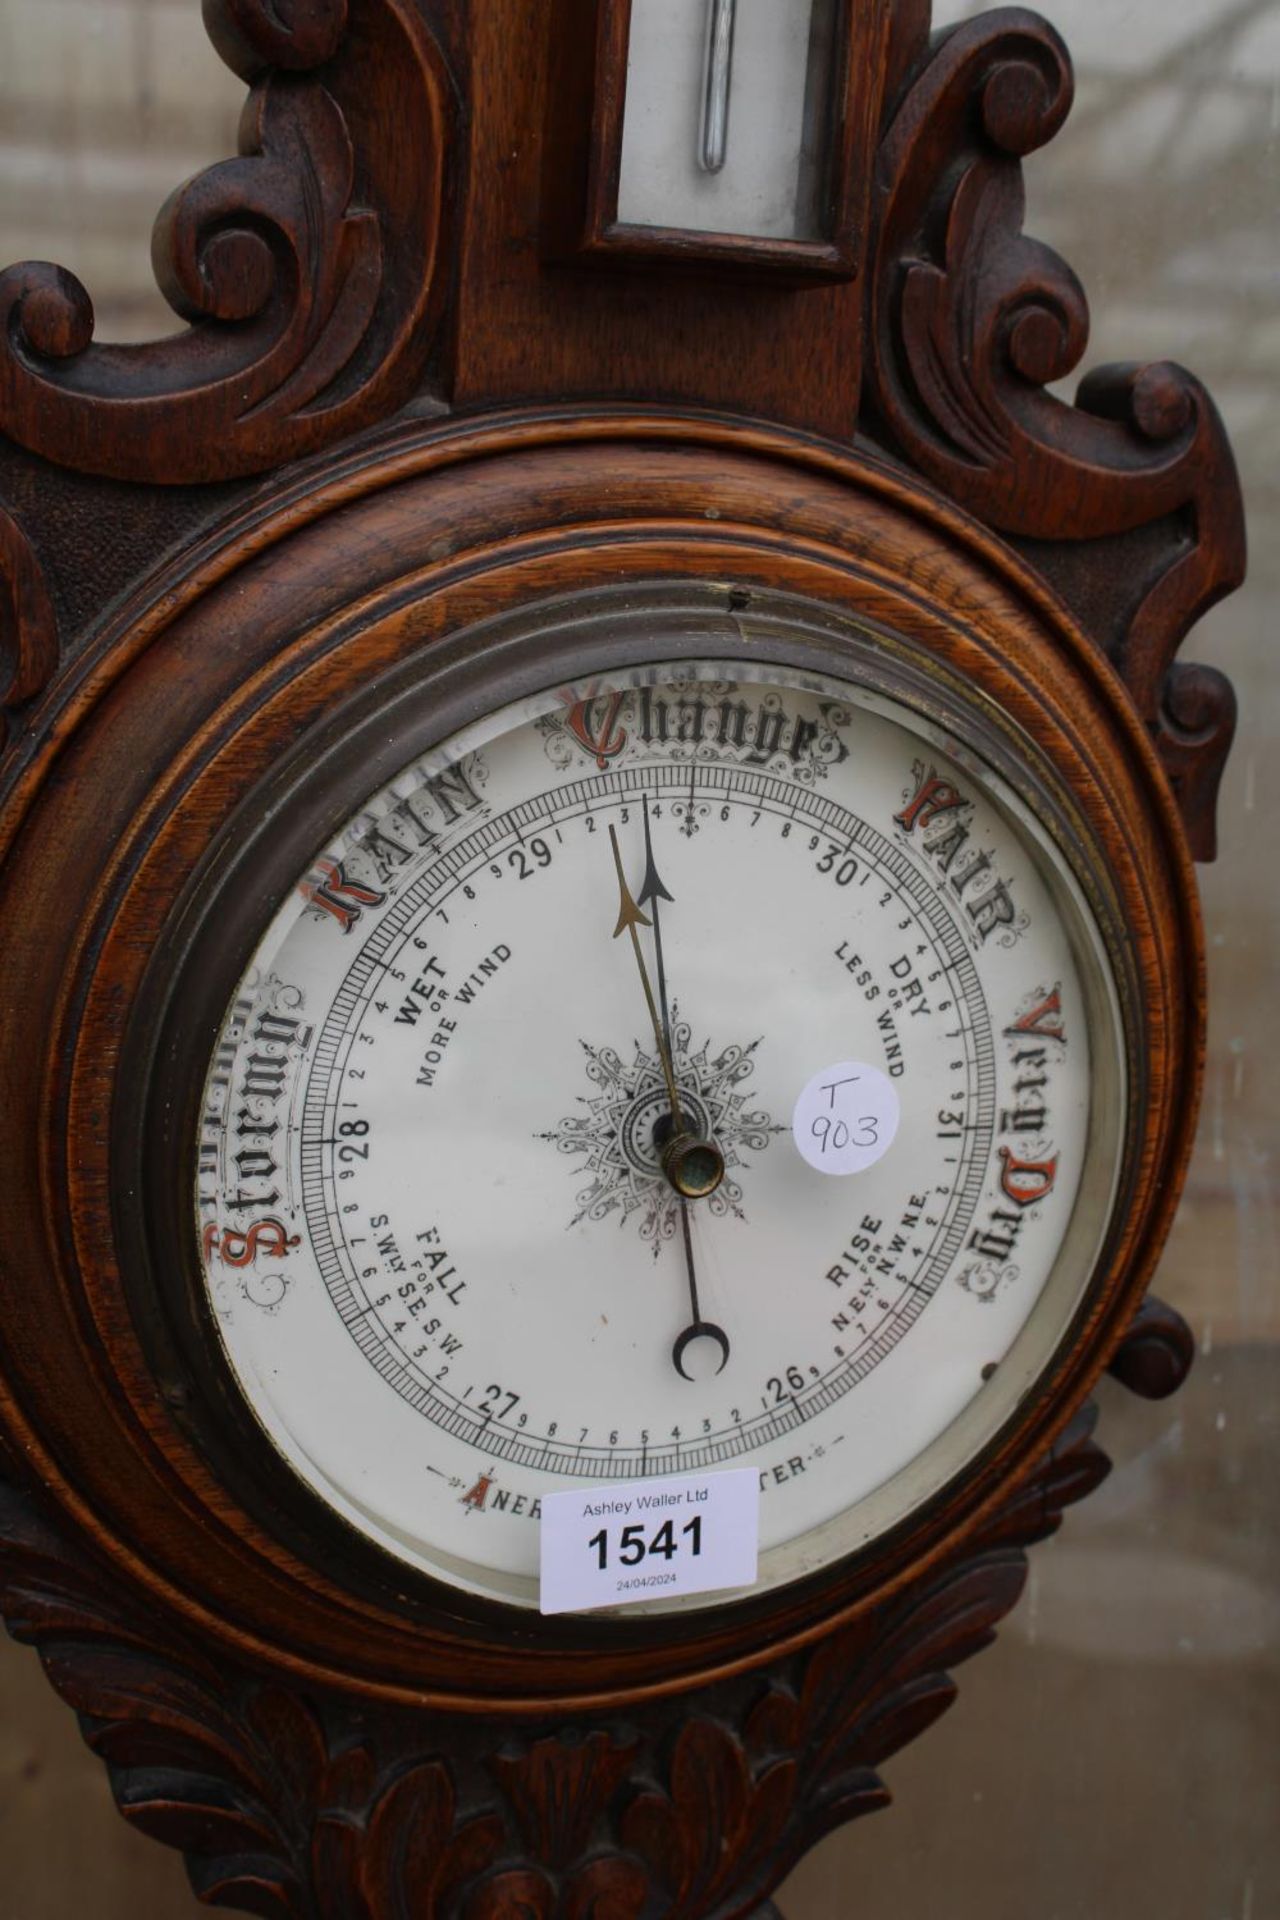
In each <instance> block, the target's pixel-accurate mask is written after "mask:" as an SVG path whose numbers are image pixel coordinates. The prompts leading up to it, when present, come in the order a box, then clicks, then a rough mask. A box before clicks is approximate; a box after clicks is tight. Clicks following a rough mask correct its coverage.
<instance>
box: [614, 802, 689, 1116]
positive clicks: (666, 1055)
mask: <svg viewBox="0 0 1280 1920" xmlns="http://www.w3.org/2000/svg"><path fill="white" fill-rule="evenodd" d="M609 841H610V844H611V845H612V847H613V864H614V866H615V867H616V868H617V870H618V892H619V895H620V896H621V905H620V906H619V908H618V924H617V926H616V927H615V928H614V930H613V937H614V939H615V940H617V939H618V938H619V937H620V936H621V935H622V934H623V933H629V934H630V935H631V951H632V952H633V953H634V954H635V957H636V965H637V967H638V968H639V969H640V985H641V986H642V987H643V988H644V998H645V1005H646V1006H647V1007H648V1009H649V1019H650V1021H651V1022H652V1024H653V1037H654V1040H655V1042H656V1043H657V1048H658V1059H659V1061H660V1062H661V1064H662V1076H663V1078H664V1080H665V1081H666V1083H667V1098H668V1099H669V1100H670V1102H671V1118H672V1120H673V1121H674V1122H675V1127H676V1132H677V1133H681V1134H682V1133H684V1131H685V1124H684V1115H683V1114H682V1113H681V1111H680V1092H679V1089H678V1088H677V1086H676V1076H675V1069H674V1068H673V1066H672V1064H671V1049H670V1047H669V1046H668V1044H667V1038H666V1035H665V1034H664V1033H663V1030H662V1021H661V1020H660V1019H659V1017H658V1009H657V1005H656V1004H655V1002H654V998H653V988H652V987H651V986H650V985H649V970H648V968H647V967H646V966H645V964H644V955H643V953H641V951H640V935H639V934H638V933H637V932H636V928H637V927H651V926H652V925H653V922H652V921H651V920H650V919H648V918H647V916H646V915H645V914H643V913H642V912H641V911H640V908H639V907H638V906H637V904H636V902H635V900H634V898H633V897H632V893H631V889H630V887H629V886H628V885H627V881H626V875H625V874H624V873H623V871H622V853H621V850H620V849H619V846H618V835H617V830H616V828H614V827H612V826H611V827H610V828H609Z"/></svg>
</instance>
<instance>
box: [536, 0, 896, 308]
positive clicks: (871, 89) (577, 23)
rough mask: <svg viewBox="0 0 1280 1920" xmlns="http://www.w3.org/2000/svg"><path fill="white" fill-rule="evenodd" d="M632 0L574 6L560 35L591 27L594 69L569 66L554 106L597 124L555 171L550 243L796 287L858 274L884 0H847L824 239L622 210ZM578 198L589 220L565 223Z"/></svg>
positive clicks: (566, 253) (618, 260)
mask: <svg viewBox="0 0 1280 1920" xmlns="http://www.w3.org/2000/svg"><path fill="white" fill-rule="evenodd" d="M632 5H633V0H592V5H591V6H590V7H589V8H587V9H583V8H581V7H579V8H578V9H577V10H576V12H575V15H574V19H573V21H572V24H569V23H567V22H566V24H565V26H564V27H563V29H562V30H561V32H560V33H559V35H558V38H559V40H560V42H561V44H562V45H563V46H564V47H566V48H568V47H570V46H571V45H572V44H573V38H574V36H576V35H581V36H583V38H584V39H585V41H586V44H587V45H589V46H590V47H591V48H592V51H593V59H592V62H591V65H590V67H589V69H587V70H585V71H584V70H583V69H581V68H577V69H574V68H569V69H568V71H567V73H566V76H565V80H564V81H562V87H561V91H560V92H559V94H558V95H557V96H556V97H555V107H554V111H555V113H556V115H557V116H562V115H564V116H568V117H570V118H571V119H575V120H577V121H579V122H580V123H581V124H582V125H584V126H585V128H586V129H587V134H586V139H585V141H583V140H581V139H579V140H575V141H569V142H566V143H565V147H564V150H563V164H561V166H560V167H559V170H558V171H556V170H552V171H549V173H548V175H547V177H546V198H547V201H548V228H547V231H548V234H549V235H550V236H551V239H550V247H551V250H552V251H553V252H557V253H559V255H561V256H562V257H564V258H567V259H573V260H576V261H578V262H579V263H581V264H588V265H589V264H593V263H595V264H609V265H614V266H624V265H628V264H630V265H636V266H642V267H643V266H652V265H654V264H655V263H660V264H667V265H682V266H685V267H689V268H699V267H700V268H702V269H703V270H708V269H710V270H717V271H720V272H722V273H723V272H726V271H728V272H743V273H745V274H747V275H748V276H752V277H754V276H758V275H761V274H764V275H768V276H770V277H772V278H774V279H777V280H779V281H780V282H785V283H788V284H790V285H794V286H802V285H804V284H806V283H811V282H814V281H822V280H842V279H843V280H850V279H853V278H854V277H855V276H856V275H857V274H858V272H859V269H860V267H861V264H862V259H863V249H864V242H865V237H866V227H867V217H868V210H869V201H870V191H869V190H870V176H871V163H872V155H873V153H874V146H875V130H876V126H877V124H878V122H879V117H880V106H881V92H882V86H883V77H884V72H885V52H886V48H887V43H888V34H889V25H890V9H889V7H888V6H887V5H885V4H884V0H876V4H874V5H871V6H865V5H859V4H854V0H837V9H836V63H835V68H834V72H833V75H832V82H831V98H830V106H829V113H830V129H831V139H830V147H829V151H828V153H827V157H826V163H825V172H826V181H825V185H824V188H823V190H822V193H821V196H820V198H821V204H822V210H823V211H822V218H823V226H824V233H823V237H822V238H821V239H814V240H783V239H765V238H761V237H758V236H751V235H747V234H729V233H712V232H705V231H700V230H698V229H694V228H690V229H683V228H676V227H649V226H637V225H629V224H627V223H626V222H624V221H620V220H619V218H618V189H619V179H620V173H621V166H622V133H623V120H624V117H625V113H626V75H627V50H628V46H629V44H630V32H631V12H632ZM592 12H594V14H595V23H594V32H592V30H591V21H590V14H591V13H592ZM570 75H572V78H570V77H569V76H570ZM584 149H585V158H586V184H585V198H584V197H583V196H582V185H581V181H580V180H575V179H573V178H571V177H567V176H569V175H572V174H573V173H575V172H577V171H580V169H581V166H582V159H583V153H584ZM552 151H553V153H556V154H557V155H558V156H559V154H560V151H561V150H560V149H559V148H558V147H557V146H555V145H553V147H552ZM575 203H577V204H580V205H581V208H582V211H581V216H580V220H579V221H577V222H573V223H570V224H569V225H566V219H565V213H566V209H568V208H571V207H572V206H573V205H574V204H575Z"/></svg>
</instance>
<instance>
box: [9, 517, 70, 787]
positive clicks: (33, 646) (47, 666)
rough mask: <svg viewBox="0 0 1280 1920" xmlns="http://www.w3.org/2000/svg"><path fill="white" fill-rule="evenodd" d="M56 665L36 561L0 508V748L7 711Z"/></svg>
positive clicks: (31, 694)
mask: <svg viewBox="0 0 1280 1920" xmlns="http://www.w3.org/2000/svg"><path fill="white" fill-rule="evenodd" d="M57 664H58V624H57V618H56V616H55V614H54V610H53V602H52V601H51V600H50V598H49V591H48V588H47V587H46V586H45V582H44V575H43V574H42V573H41V570H40V563H39V562H38V560H37V559H36V556H35V554H34V553H33V551H32V548H31V543H30V541H29V540H28V539H27V536H26V535H25V533H23V531H22V528H21V527H20V526H19V525H18V523H17V521H16V520H15V519H14V518H13V516H12V515H11V514H8V513H6V512H5V511H4V509H3V507H0V749H3V747H4V745H5V741H6V736H7V731H8V725H9V719H10V716H11V714H12V713H13V712H14V711H15V710H16V709H17V708H19V707H21V706H23V705H24V704H25V702H26V701H28V700H33V699H34V698H35V697H36V695H37V694H38V693H40V692H41V691H42V689H43V688H44V687H45V685H46V684H47V682H48V681H49V679H50V677H51V676H52V674H53V671H54V669H55V667H56V666H57Z"/></svg>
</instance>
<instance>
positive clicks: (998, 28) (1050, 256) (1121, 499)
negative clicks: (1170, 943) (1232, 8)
mask: <svg viewBox="0 0 1280 1920" xmlns="http://www.w3.org/2000/svg"><path fill="white" fill-rule="evenodd" d="M1072 86H1073V82H1072V74H1071V66H1070V62H1069V59H1068V56H1067V52H1066V49H1065V47H1064V46H1063V44H1062V42H1061V40H1060V39H1059V38H1058V36H1057V34H1056V33H1054V31H1053V30H1052V28H1050V27H1049V26H1048V25H1047V24H1046V23H1045V22H1044V21H1043V20H1041V19H1039V18H1038V17H1037V16H1036V15H1035V14H1032V13H1027V12H1023V11H1022V10H1021V9H1015V8H1004V9H1000V10H998V11H996V12H993V13H989V14H985V15H983V16H982V17H980V18H979V19H977V20H974V21H971V22H969V23H968V24H966V25H964V26H961V27H958V28H956V29H955V31H954V32H952V33H951V34H950V35H948V36H947V37H946V38H944V39H942V40H941V41H940V42H938V43H937V45H936V47H935V51H934V52H933V55H932V58H931V59H930V60H929V61H928V62H927V64H926V65H925V66H924V67H923V69H922V70H921V72H920V73H919V74H918V76H917V78H916V79H915V81H914V83H913V84H912V85H911V87H910V88H909V89H908V91H907V92H906V94H905V96H904V98H903V100H902V102H901V104H900V107H899V110H898V112H897V114H896V116H895V118H894V120H893V123H892V125H891V126H890V128H889V131H888V133H887V135H886V137H885V140H884V142H883V145H882V147H881V150H880V159H879V183H878V185H879V217H880V236H879V243H878V248H877V253H876V268H875V275H874V284H873V289H872V296H871V297H872V314H871V322H870V326H869V330H868V332H869V338H868V367H869V394H870V398H871V399H872V401H873V404H874V407H875V409H876V412H877V414H878V417H879V422H880V424H881V426H882V428H883V430H884V431H885V433H886V436H887V437H888V438H890V439H891V440H892V442H893V443H894V444H895V445H896V446H897V447H898V448H899V449H900V450H901V451H902V452H903V453H904V454H905V456H906V457H907V459H908V460H909V461H910V462H911V463H912V465H913V466H915V467H917V468H918V469H919V470H920V471H921V472H922V473H923V474H925V475H926V476H927V477H928V478H929V479H930V480H932V481H933V482H934V483H935V484H936V485H937V486H939V487H941V488H942V489H943V490H944V491H945V492H946V493H948V494H949V495H950V496H951V497H952V498H953V499H955V500H957V501H958V502H959V503H960V504H961V505H962V506H964V507H966V508H967V509H968V510H969V511H970V512H972V513H974V514H976V515H977V516H978V518H980V519H982V520H984V521H986V522H987V523H988V524H989V525H991V526H993V527H996V528H998V529H999V530H1000V531H1002V532H1004V533H1007V534H1011V535H1014V536H1021V537H1024V538H1026V539H1028V540H1032V541H1036V542H1042V541H1043V542H1055V543H1057V542H1084V541H1091V540H1094V541H1097V540H1101V539H1103V538H1104V537H1106V536H1114V535H1122V534H1125V533H1129V532H1131V531H1133V530H1134V529H1136V528H1139V527H1149V526H1157V525H1158V526H1160V527H1161V528H1162V529H1163V530H1164V532H1165V535H1166V537H1165V538H1164V539H1163V541H1162V543H1161V548H1160V552H1159V554H1158V557H1157V558H1156V559H1155V560H1154V562H1153V561H1152V560H1151V559H1150V557H1148V558H1147V560H1146V566H1145V578H1144V579H1143V581H1142V585H1141V592H1140V595H1139V597H1138V599H1137V603H1136V605H1134V606H1132V609H1131V611H1130V613H1129V616H1128V619H1127V624H1126V626H1125V629H1124V631H1123V632H1122V634H1120V635H1119V636H1118V638H1117V642H1116V644H1115V646H1114V649H1113V651H1114V660H1115V664H1116V666H1117V667H1118V668H1119V670H1120V672H1121V674H1122V676H1123V677H1124V679H1125V681H1126V682H1127V684H1128V686H1129V688H1130V691H1131V692H1132V694H1133V696H1134V699H1135V701H1136V702H1137V705H1138V708H1139V711H1140V712H1141V714H1142V716H1143V719H1144V720H1145V721H1146V723H1147V725H1148V727H1149V728H1150V730H1151V732H1152V735H1153V737H1154V739H1155V742H1156V745H1157V747H1158V749H1159V751H1160V754H1161V756H1162V758H1163V760H1164V763H1165V766H1166V769H1167V771H1168V773H1169V776H1170V779H1171V781H1172V783H1173V786H1174V789H1175V791H1176V793H1177V795H1178V798H1179V802H1180V805H1181V808H1182V812H1183V816H1184V819H1185V821H1186V824H1187V828H1188V833H1189V835H1190V837H1191V840H1192V846H1193V850H1194V852H1195V853H1196V854H1197V856H1198V857H1200V858H1204V859H1208V858H1211V857H1212V854H1213V849H1214V825H1213V809H1214V801H1215V797H1216V792H1217V786H1218V780H1219V777H1220V774H1221V770H1222V765H1223V762H1224V760H1225V758H1226V753H1227V749H1228V747H1229V745H1230V742H1231V736H1232V732H1233V729H1234V720H1235V701H1234V696H1233V694H1232V691H1231V687H1230V685H1229V683H1228V682H1227V680H1226V679H1225V677H1224V676H1223V675H1222V674H1220V673H1218V672H1217V671H1216V670H1214V669H1212V668H1209V667H1202V666H1181V665H1177V664H1175V662H1174V655H1175V653H1176V652H1177V649H1178V647H1179V645H1180V643H1181V641H1182V639H1183V637H1184V635H1185V634H1186V633H1187V631H1188V629H1189V628H1190V626H1191V625H1192V624H1193V622H1194V621H1195V620H1196V619H1197V618H1198V617H1199V615H1200V614H1202V613H1203V612H1204V611H1205V610H1206V608H1208V607H1209V606H1211V605H1212V604H1213V602H1214V601H1216V600H1218V599H1219V598H1221V596H1222V595H1223V594H1225V593H1227V592H1229V591H1230V589H1231V588H1232V587H1234V586H1236V585H1238V584H1239V582H1240V580H1241V578H1242V577H1243V572H1244V528H1243V519H1242V515H1241V510H1240V500H1239V487H1238V483H1237V480H1236V475H1235V467H1234V463H1233V461H1232V456H1231V452H1230V448H1229V446H1228V444H1227V439H1226V435H1225V432H1224V430H1223V427H1222V423H1221V421H1220V419H1219V417H1218V414H1217V411H1216V409H1215V408H1214V405H1213V402H1212V401H1211V400H1210V398H1209V396H1208V394H1207V393H1206V392H1205V389H1204V388H1203V387H1202V386H1201V385H1200V383H1199V381H1197V380H1195V379H1194V378H1193V377H1192V376H1191V375H1190V374H1189V373H1186V372H1185V371H1184V370H1183V369H1182V368H1181V367H1177V366H1174V365H1172V364H1170V363H1168V362H1159V363H1156V364H1154V365H1151V366H1113V367H1105V368H1102V369H1100V370H1099V371H1098V372H1096V373H1093V374H1091V375H1090V376H1089V377H1088V378H1087V379H1086V380H1084V381H1083V382H1082V384H1081V386H1080V389H1079V392H1078V394H1077V396H1076V405H1075V406H1074V407H1072V406H1068V405H1066V404H1065V403H1064V402H1062V401H1061V400H1058V399H1056V398H1055V397H1054V396H1053V395H1052V394H1050V393H1049V392H1047V391H1046V387H1047V386H1048V384H1049V383H1050V382H1053V381H1057V380H1061V379H1064V378H1065V377H1066V376H1067V375H1068V374H1070V373H1071V371H1072V370H1073V369H1074V368H1075V367H1076V366H1077V364H1078V363H1079V361H1080V358H1081V356H1082V354H1083V352H1084V349H1085V346H1086V343H1087V340H1088V329H1089V318H1088V307H1087V304H1086V301H1085V297H1084V292H1083V290H1082V288H1081V286H1080V283H1079V281H1078V280H1077V279H1076V276H1075V275H1074V273H1072V271H1071V269H1070V268H1069V267H1068V266H1067V265H1066V264H1065V262H1064V261H1062V260H1061V259H1060V258H1059V257H1058V255H1057V254H1055V253H1054V252H1052V250H1051V249H1050V248H1048V247H1046V246H1043V245H1041V244H1040V243H1039V242H1037V241H1035V240H1033V239H1030V238H1029V237H1027V236H1026V235H1024V234H1023V232H1022V219H1023V213H1024V204H1025V203H1024V194H1023V183H1022V168H1021V160H1022V158H1023V156H1025V155H1026V154H1028V153H1030V152H1032V151H1033V150H1034V149H1036V148H1037V147H1040V146H1043V145H1044V144H1045V143H1046V142H1047V141H1048V140H1050V139H1052V137H1053V136H1054V134H1055V133H1057V131H1058V129H1059V128H1060V127H1061V125H1062V123H1063V121H1064V120H1065V118H1066V115H1067V112H1068V110H1069V108H1070V105H1071V99H1072ZM1037 552H1038V553H1040V554H1041V555H1042V550H1041V549H1039V548H1037ZM1042 557H1043V555H1042ZM1121 564H1122V566H1124V567H1127V568H1129V569H1130V570H1132V566H1133V562H1132V561H1130V560H1126V561H1123V562H1122V563H1121Z"/></svg>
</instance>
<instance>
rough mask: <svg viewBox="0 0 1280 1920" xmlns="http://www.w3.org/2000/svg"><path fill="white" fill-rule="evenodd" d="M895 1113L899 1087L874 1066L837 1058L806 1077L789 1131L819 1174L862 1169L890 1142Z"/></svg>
mask: <svg viewBox="0 0 1280 1920" xmlns="http://www.w3.org/2000/svg"><path fill="white" fill-rule="evenodd" d="M898 1113H899V1108H898V1094H897V1089H896V1088H895V1086H894V1084H893V1082H892V1080H890V1079H889V1078H888V1077H887V1076H886V1075H885V1074H883V1073H881V1071H880V1069H879V1068H878V1067H868V1066H865V1065H863V1064H862V1063H861V1062H860V1061H857V1060H840V1061H837V1063H836V1065H835V1066H834V1067H824V1068H823V1069H822V1071H821V1073H815V1074H814V1076H813V1078H812V1080H809V1081H807V1082H806V1084H805V1086H804V1088H803V1090H802V1091H801V1094H800V1098H799V1099H798V1100H797V1101H796V1104H795V1111H794V1113H793V1114H792V1116H791V1131H792V1133H793V1134H794V1136H795V1143H796V1145H797V1146H798V1147H799V1149H800V1151H801V1153H802V1154H803V1155H804V1158H805V1159H806V1160H807V1161H808V1162H809V1165H810V1166H811V1167H816V1168H817V1169H818V1172H819V1173H861V1172H863V1170H864V1169H865V1168H867V1167H872V1166H874V1165H875V1163H876V1161H877V1160H878V1159H879V1158H880V1156H881V1154H883V1153H887V1152H888V1150H889V1148H890V1147H891V1146H892V1145H893V1136H894V1134H895V1133H896V1132H897V1131H898Z"/></svg>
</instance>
